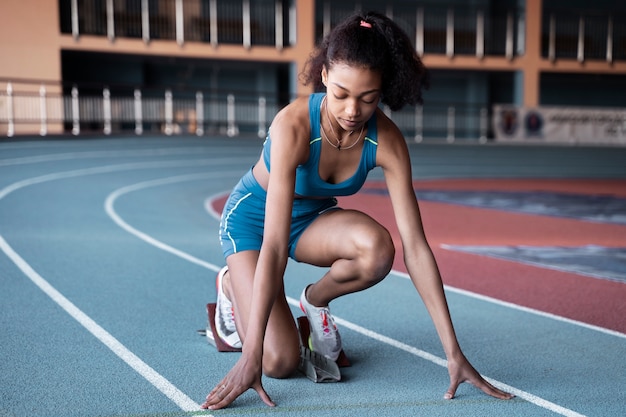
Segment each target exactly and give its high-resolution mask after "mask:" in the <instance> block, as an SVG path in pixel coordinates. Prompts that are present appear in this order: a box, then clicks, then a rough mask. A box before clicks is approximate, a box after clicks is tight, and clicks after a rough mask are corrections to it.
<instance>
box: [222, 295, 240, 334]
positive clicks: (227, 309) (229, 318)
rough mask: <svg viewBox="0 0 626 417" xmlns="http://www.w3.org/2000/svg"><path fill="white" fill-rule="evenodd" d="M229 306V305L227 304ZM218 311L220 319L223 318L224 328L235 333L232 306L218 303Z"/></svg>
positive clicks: (235, 327)
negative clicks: (219, 311)
mask: <svg viewBox="0 0 626 417" xmlns="http://www.w3.org/2000/svg"><path fill="white" fill-rule="evenodd" d="M228 304H230V303H228ZM220 310H221V313H222V317H223V318H224V324H225V325H226V328H227V329H228V330H230V331H235V330H236V329H237V326H236V325H235V309H234V308H233V306H232V304H230V305H227V303H224V302H222V303H220Z"/></svg>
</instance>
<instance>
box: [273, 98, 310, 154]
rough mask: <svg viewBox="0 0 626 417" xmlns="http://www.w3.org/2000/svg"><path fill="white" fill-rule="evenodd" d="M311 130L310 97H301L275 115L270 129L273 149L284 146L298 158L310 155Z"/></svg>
mask: <svg viewBox="0 0 626 417" xmlns="http://www.w3.org/2000/svg"><path fill="white" fill-rule="evenodd" d="M310 132H311V124H310V121H309V97H308V96H306V97H299V98H297V99H296V100H294V101H292V102H291V103H289V104H288V105H287V106H285V107H283V108H282V109H281V110H280V111H279V112H278V113H277V114H276V116H275V117H274V120H273V121H272V124H271V126H270V129H269V134H270V137H271V138H272V149H276V148H283V147H284V148H285V149H288V150H290V152H292V153H293V156H295V157H297V158H298V159H302V158H304V157H308V149H309V138H310Z"/></svg>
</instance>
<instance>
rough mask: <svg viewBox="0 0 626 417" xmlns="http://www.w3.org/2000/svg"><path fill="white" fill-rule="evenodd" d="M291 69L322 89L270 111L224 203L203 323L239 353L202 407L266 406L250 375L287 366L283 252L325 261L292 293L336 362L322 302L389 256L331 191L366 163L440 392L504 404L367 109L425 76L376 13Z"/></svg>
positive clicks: (288, 319)
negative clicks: (474, 350) (421, 318)
mask: <svg viewBox="0 0 626 417" xmlns="http://www.w3.org/2000/svg"><path fill="white" fill-rule="evenodd" d="M303 75H304V82H305V84H310V83H312V84H313V85H314V87H315V88H316V89H318V90H319V89H322V90H323V89H325V90H326V93H325V94H324V93H317V94H312V95H311V96H310V97H306V98H300V99H297V100H296V101H294V102H293V103H291V104H289V105H288V106H286V107H285V108H284V109H283V110H281V111H280V112H279V113H278V115H277V116H276V118H275V119H274V121H273V123H272V125H271V127H270V129H269V134H268V137H267V140H266V142H265V143H264V145H263V152H262V154H261V156H260V158H259V160H258V162H257V163H256V164H255V165H254V167H253V168H252V169H251V170H250V171H249V172H248V173H247V174H246V175H245V176H244V177H243V178H242V179H241V181H240V182H239V184H238V185H237V186H236V187H235V189H234V190H233V192H232V193H231V196H230V198H229V200H228V202H227V203H226V206H225V208H224V212H223V215H222V221H221V224H220V237H221V242H222V248H223V251H224V254H225V257H226V263H227V268H224V269H223V270H222V271H221V272H220V273H219V274H218V279H217V287H218V302H217V303H218V308H217V315H216V325H217V328H218V334H219V336H220V337H221V338H222V339H223V340H224V341H225V342H227V343H229V344H231V345H232V346H242V354H241V357H240V359H239V360H238V362H237V363H236V364H235V366H234V367H233V368H232V369H231V371H230V372H229V373H228V374H227V375H226V376H225V377H224V378H223V379H222V381H221V382H220V383H219V384H218V385H217V386H216V387H215V388H214V389H213V390H212V391H211V392H210V393H209V395H208V396H207V399H206V402H205V403H204V404H203V405H202V407H203V408H209V409H218V408H223V407H226V406H228V405H229V404H230V403H231V402H233V401H234V400H235V399H236V398H237V397H238V396H239V395H241V394H242V393H243V392H244V391H246V390H247V389H249V388H253V389H254V390H256V392H257V393H258V395H259V396H260V397H261V399H262V400H263V401H264V402H265V403H266V404H267V405H270V406H273V405H274V403H273V402H272V400H271V399H270V397H269V396H268V394H267V393H266V392H265V390H264V389H263V386H262V384H261V375H262V373H264V374H265V375H267V376H270V377H275V378H284V377H288V376H290V375H292V374H293V372H294V371H295V370H296V369H297V367H298V363H299V355H300V349H299V339H298V331H297V328H296V324H295V322H294V319H293V315H292V313H291V311H290V309H289V305H288V303H287V301H286V298H285V293H284V287H283V275H284V273H285V268H286V264H287V260H288V258H289V257H291V258H293V259H295V260H297V261H298V262H305V263H308V264H312V265H317V266H322V267H328V268H329V269H328V272H326V274H325V275H324V276H323V277H322V278H321V279H320V280H319V281H318V282H316V283H314V284H311V285H309V286H308V287H307V288H305V289H304V291H303V292H302V296H301V306H302V309H303V311H304V312H305V313H306V315H307V317H308V319H309V321H310V324H311V333H312V336H311V340H310V347H311V348H312V349H313V350H315V351H318V352H319V353H321V354H323V355H325V356H327V357H329V358H331V359H336V358H337V355H338V354H339V352H340V351H341V337H340V335H339V331H338V329H337V327H336V326H335V324H334V321H333V319H332V316H331V315H330V311H329V308H328V304H329V303H330V302H331V301H332V300H334V299H335V298H337V297H340V296H342V295H345V294H349V293H353V292H356V291H361V290H364V289H366V288H368V287H371V286H372V285H375V284H376V283H378V282H380V281H381V280H382V279H383V278H384V277H385V276H386V275H387V274H388V273H389V271H390V270H391V267H392V262H393V258H394V254H395V249H394V245H393V242H392V239H391V236H390V234H389V232H388V231H387V230H386V229H385V228H384V227H383V226H382V225H380V224H379V223H378V222H376V221H375V220H374V219H372V218H371V217H369V216H368V215H366V214H364V213H361V212H359V211H356V210H343V209H339V208H338V207H337V206H336V204H337V201H336V200H335V198H334V197H335V196H340V195H341V196H343V195H350V194H354V193H355V192H357V191H358V190H359V189H360V188H361V186H362V185H363V183H364V181H365V179H366V175H367V172H368V171H369V170H371V169H372V168H374V167H375V166H380V167H381V168H382V170H383V172H384V175H385V181H386V185H387V188H388V191H389V195H390V198H391V202H392V205H393V211H394V215H395V219H396V223H397V226H398V230H399V231H400V236H401V240H402V246H403V252H404V261H405V264H406V267H407V270H408V273H409V275H410V277H411V280H412V282H413V284H414V285H415V287H416V289H417V290H418V292H419V294H420V296H421V297H422V299H423V301H424V303H425V305H426V307H427V309H428V312H429V314H430V316H431V318H432V320H433V322H434V324H435V327H436V329H437V333H438V335H439V338H440V339H441V343H442V345H443V348H444V351H445V354H446V357H447V360H448V371H449V374H450V386H449V388H448V390H447V391H446V393H445V398H448V399H449V398H452V397H454V394H455V392H456V389H457V387H458V385H459V384H461V383H462V382H465V381H467V382H470V383H472V384H474V385H475V386H477V387H478V388H480V389H481V390H483V391H484V392H485V393H487V394H489V395H492V396H494V397H497V398H502V399H508V398H511V395H510V394H508V393H505V392H503V391H500V390H499V389H497V388H495V387H493V386H492V385H491V384H489V383H488V382H487V381H485V380H484V379H483V378H482V377H481V376H480V375H479V374H478V372H477V371H476V370H475V369H474V368H473V367H472V365H471V364H470V363H469V362H468V360H467V359H466V358H465V356H464V355H463V353H462V351H461V348H460V347H459V344H458V342H457V339H456V335H455V332H454V328H453V325H452V322H451V319H450V314H449V311H448V306H447V302H446V298H445V295H444V290H443V285H442V281H441V277H440V275H439V271H438V268H437V265H436V262H435V259H434V257H433V254H432V252H431V250H430V247H429V246H428V243H427V241H426V237H425V235H424V231H423V228H422V223H421V218H420V212H419V208H418V203H417V201H416V198H415V193H414V190H413V187H412V177H411V164H410V160H409V153H408V150H407V146H406V142H405V139H404V137H403V136H402V134H401V133H400V131H399V130H398V128H397V127H396V126H395V124H394V123H393V122H392V121H391V120H390V119H389V118H388V117H386V116H385V115H384V113H383V112H382V111H381V110H380V109H379V103H381V102H382V103H384V104H386V105H388V106H389V107H390V108H391V109H392V110H398V109H400V108H402V107H403V106H404V105H406V104H416V103H421V100H422V96H421V91H422V89H423V88H424V87H425V86H426V83H427V81H426V78H427V72H426V70H425V68H424V67H423V65H422V63H421V61H420V60H419V58H418V57H417V55H416V54H415V51H414V49H413V47H412V46H411V42H410V40H409V38H408V37H407V35H406V34H405V33H404V32H403V31H402V30H401V29H400V28H399V27H398V26H397V25H396V24H395V23H394V22H393V21H391V20H390V19H388V18H387V17H385V16H384V15H381V14H379V13H375V12H370V13H367V14H365V15H355V16H352V17H350V18H348V19H347V20H346V21H345V22H343V23H342V24H340V25H339V26H337V27H336V28H335V29H334V30H333V31H332V32H331V33H330V34H329V36H328V37H327V38H326V39H325V40H324V41H323V43H322V44H321V45H320V47H319V48H318V49H317V50H316V52H315V53H314V54H313V55H312V56H311V59H310V60H309V62H308V65H307V67H306V69H305V71H304V72H303Z"/></svg>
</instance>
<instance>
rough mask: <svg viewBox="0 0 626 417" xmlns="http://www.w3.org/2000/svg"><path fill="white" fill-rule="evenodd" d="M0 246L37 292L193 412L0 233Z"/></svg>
mask: <svg viewBox="0 0 626 417" xmlns="http://www.w3.org/2000/svg"><path fill="white" fill-rule="evenodd" d="M0 249H1V250H2V252H4V253H5V254H6V255H7V256H8V257H9V259H11V261H13V263H14V264H15V265H16V266H17V267H18V268H19V269H20V270H21V271H22V272H23V273H24V275H26V276H27V277H28V278H29V279H30V280H31V281H32V282H33V283H34V284H35V285H36V286H37V287H39V289H41V291H43V292H44V293H45V294H46V295H47V296H48V297H50V298H51V299H52V301H54V302H55V303H57V304H58V305H59V307H61V308H62V309H63V310H65V311H66V312H67V313H68V314H69V315H70V316H71V317H72V318H73V319H74V320H76V321H77V322H78V323H80V324H81V325H82V326H83V327H84V328H85V329H86V330H87V331H89V333H91V334H92V335H94V336H95V337H96V339H98V340H99V341H100V342H102V344H104V345H105V346H106V347H108V348H109V349H110V350H111V351H113V353H115V354H116V355H117V356H118V357H119V358H120V359H122V360H123V361H124V362H126V363H127V364H128V365H129V366H130V367H131V368H132V369H134V370H135V371H136V372H137V373H138V374H139V375H141V376H142V377H144V378H145V379H146V380H147V381H148V382H150V383H151V384H152V385H153V386H154V387H155V388H156V389H158V390H159V391H161V392H162V393H163V394H165V396H167V398H169V399H170V400H172V401H173V402H174V403H175V404H176V405H177V406H179V407H180V408H181V410H183V411H197V410H199V409H200V405H199V404H197V403H196V402H194V401H193V400H192V399H191V398H189V397H188V396H187V395H186V394H185V393H183V392H182V391H180V390H179V389H178V388H176V387H175V386H174V385H172V383H171V382H169V381H168V380H167V379H165V378H164V377H163V376H162V375H161V374H159V373H158V372H157V371H155V370H154V369H152V368H151V367H150V366H149V365H148V364H147V363H145V362H144V361H142V360H141V359H140V358H139V357H138V356H137V355H135V354H134V353H133V352H131V351H130V350H128V349H127V348H126V347H125V346H124V345H123V344H122V343H120V342H119V341H118V340H117V339H116V338H115V337H113V336H112V335H111V334H110V333H109V332H107V331H106V330H105V329H104V328H102V327H101V326H100V325H99V324H98V323H96V322H95V321H94V320H93V319H92V318H90V317H89V316H88V315H87V314H85V313H84V312H83V311H82V310H81V309H79V308H78V307H76V305H74V304H73V303H72V302H71V301H70V300H68V299H67V298H66V297H65V296H64V295H63V294H61V293H60V292H59V291H57V290H56V289H55V288H54V287H53V286H52V285H50V283H49V282H48V281H46V280H45V279H44V278H43V277H42V276H41V275H39V274H38V273H37V272H36V271H35V270H34V269H33V268H32V267H31V266H30V265H29V264H28V262H26V261H25V260H24V259H23V258H22V257H21V256H20V255H19V254H18V253H17V252H15V251H14V250H13V248H12V247H11V246H10V245H9V244H8V243H7V241H6V240H5V239H4V237H3V236H2V235H0Z"/></svg>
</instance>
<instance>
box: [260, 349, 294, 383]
mask: <svg viewBox="0 0 626 417" xmlns="http://www.w3.org/2000/svg"><path fill="white" fill-rule="evenodd" d="M299 364H300V349H299V347H298V349H297V350H296V349H281V350H280V351H278V352H272V351H269V352H268V351H265V352H263V374H264V375H265V376H267V377H270V378H277V379H283V378H288V377H290V376H292V375H293V374H294V373H295V372H296V370H297V369H298V365H299Z"/></svg>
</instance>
